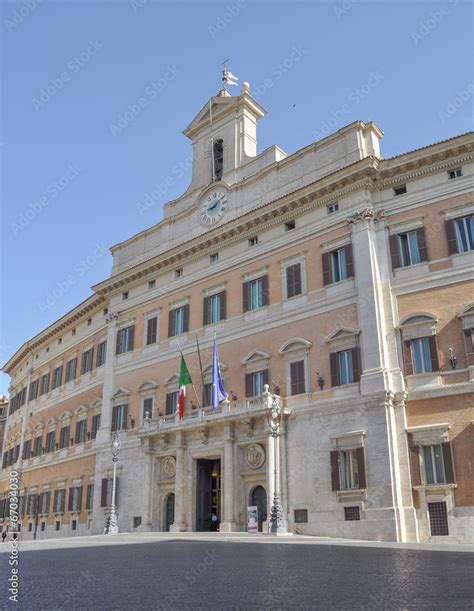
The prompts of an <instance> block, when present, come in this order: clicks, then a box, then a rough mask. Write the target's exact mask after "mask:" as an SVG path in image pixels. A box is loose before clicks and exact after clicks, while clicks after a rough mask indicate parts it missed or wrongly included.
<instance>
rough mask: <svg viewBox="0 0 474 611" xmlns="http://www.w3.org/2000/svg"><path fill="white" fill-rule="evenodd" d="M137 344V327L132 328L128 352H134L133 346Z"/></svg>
mask: <svg viewBox="0 0 474 611" xmlns="http://www.w3.org/2000/svg"><path fill="white" fill-rule="evenodd" d="M134 343H135V325H132V326H131V327H130V333H129V342H128V351H129V352H133V345H134Z"/></svg>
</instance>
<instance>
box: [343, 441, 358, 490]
mask: <svg viewBox="0 0 474 611" xmlns="http://www.w3.org/2000/svg"><path fill="white" fill-rule="evenodd" d="M339 465H340V470H341V472H340V476H341V488H342V490H352V489H357V488H359V465H358V462H357V456H356V451H355V450H343V451H342V452H341V453H340V461H339Z"/></svg>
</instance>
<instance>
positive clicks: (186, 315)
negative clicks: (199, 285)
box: [183, 303, 189, 333]
mask: <svg viewBox="0 0 474 611" xmlns="http://www.w3.org/2000/svg"><path fill="white" fill-rule="evenodd" d="M183 331H184V333H187V332H188V331H189V303H187V304H186V305H185V306H183Z"/></svg>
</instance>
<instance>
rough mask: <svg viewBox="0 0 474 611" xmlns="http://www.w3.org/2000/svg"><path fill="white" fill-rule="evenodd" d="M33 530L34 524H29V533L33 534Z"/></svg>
mask: <svg viewBox="0 0 474 611" xmlns="http://www.w3.org/2000/svg"><path fill="white" fill-rule="evenodd" d="M32 530H33V523H32V522H30V523H29V524H28V532H31V531H32Z"/></svg>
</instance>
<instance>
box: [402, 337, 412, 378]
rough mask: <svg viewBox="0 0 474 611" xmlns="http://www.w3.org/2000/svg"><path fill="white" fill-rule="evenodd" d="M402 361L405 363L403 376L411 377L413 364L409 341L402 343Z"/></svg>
mask: <svg viewBox="0 0 474 611" xmlns="http://www.w3.org/2000/svg"><path fill="white" fill-rule="evenodd" d="M403 361H404V363H405V375H407V376H411V375H412V374H413V362H412V359H411V342H410V341H409V340H405V341H404V342H403Z"/></svg>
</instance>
